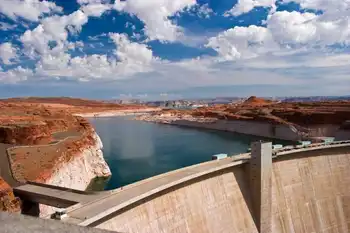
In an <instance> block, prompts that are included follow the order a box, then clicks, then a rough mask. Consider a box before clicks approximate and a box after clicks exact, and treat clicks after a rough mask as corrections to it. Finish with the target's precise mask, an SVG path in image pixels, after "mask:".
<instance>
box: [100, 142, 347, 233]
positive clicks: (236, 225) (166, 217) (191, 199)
mask: <svg viewBox="0 0 350 233" xmlns="http://www.w3.org/2000/svg"><path fill="white" fill-rule="evenodd" d="M349 150H350V146H349V145H348V146H346V147H340V148H332V149H322V150H314V151H306V152H300V153H293V154H290V155H284V156H281V157H279V158H276V159H275V160H274V162H273V164H272V189H271V200H272V202H271V213H270V216H271V218H270V220H268V221H270V227H271V228H270V229H271V231H270V232H348V229H349V223H350V208H349V203H350V202H349V201H350V199H349V196H348V193H349V191H350V179H349V177H350V171H349V169H348V166H349V163H350V152H349ZM248 170H249V166H248V164H247V163H245V164H238V165H236V166H233V167H230V168H226V169H223V170H221V171H216V172H213V173H210V174H207V175H205V176H203V177H200V178H197V179H196V180H192V181H188V182H185V183H183V184H181V185H178V186H174V187H171V188H169V189H167V190H165V191H162V192H160V193H157V194H155V195H153V196H151V197H149V198H147V199H145V200H143V201H141V202H139V203H137V204H134V205H132V206H129V208H125V209H124V210H121V211H120V212H118V213H117V215H116V216H114V217H111V218H110V219H108V220H106V221H104V222H103V223H100V224H98V225H97V226H96V227H98V228H102V229H108V230H116V231H120V232H247V233H248V232H258V230H257V227H256V225H255V224H254V217H253V214H252V212H253V210H252V206H253V199H252V195H251V190H250V188H251V187H250V180H249V175H247V174H249V171H248ZM265 201H267V200H265ZM263 232H269V231H263Z"/></svg>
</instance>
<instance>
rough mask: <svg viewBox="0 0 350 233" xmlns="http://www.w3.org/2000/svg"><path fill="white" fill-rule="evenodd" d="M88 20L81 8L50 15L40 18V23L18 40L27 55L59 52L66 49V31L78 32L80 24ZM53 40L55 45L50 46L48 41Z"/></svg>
mask: <svg viewBox="0 0 350 233" xmlns="http://www.w3.org/2000/svg"><path fill="white" fill-rule="evenodd" d="M87 22H88V17H87V15H86V14H84V12H82V11H81V10H77V11H75V12H73V13H72V14H70V15H65V16H52V17H48V18H45V19H43V20H42V22H41V24H40V25H39V26H37V27H36V28H35V29H33V30H27V31H26V32H25V33H24V34H23V35H22V36H21V37H20V40H21V42H22V43H23V44H24V47H25V48H26V50H27V51H26V52H27V55H29V56H31V57H33V56H34V55H35V54H37V53H38V54H46V53H52V54H54V53H59V52H62V51H64V50H65V49H67V46H68V45H69V43H67V42H66V40H67V37H68V32H71V33H76V32H79V31H80V30H81V28H82V26H83V25H84V24H85V23H87ZM50 42H55V43H56V46H54V47H53V48H50V46H49V43H50Z"/></svg>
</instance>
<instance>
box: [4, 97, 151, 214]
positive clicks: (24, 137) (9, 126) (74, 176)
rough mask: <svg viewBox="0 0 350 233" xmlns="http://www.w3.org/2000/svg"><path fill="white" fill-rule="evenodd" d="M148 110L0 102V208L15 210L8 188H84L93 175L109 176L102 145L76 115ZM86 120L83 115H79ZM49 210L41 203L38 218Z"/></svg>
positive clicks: (51, 101)
mask: <svg viewBox="0 0 350 233" xmlns="http://www.w3.org/2000/svg"><path fill="white" fill-rule="evenodd" d="M142 109H145V111H150V110H152V109H150V108H147V107H145V106H133V105H118V104H111V103H104V102H101V101H93V100H84V99H72V98H35V97H32V98H13V99H4V100H0V164H1V165H0V178H1V177H2V178H1V180H0V181H1V185H0V200H1V201H0V207H1V208H2V210H7V211H10V212H11V211H13V212H16V211H17V212H18V211H20V201H19V200H17V199H16V198H15V197H14V196H13V193H12V187H17V186H18V185H20V184H23V183H25V182H28V181H31V182H37V183H43V184H49V185H55V186H60V187H65V188H73V189H77V190H85V189H86V188H87V187H88V186H89V185H90V182H91V181H92V180H93V179H94V178H96V177H108V176H110V175H111V172H110V169H109V167H108V165H107V163H106V162H105V160H104V158H103V152H102V148H103V144H102V141H101V139H100V138H99V135H97V134H96V132H95V130H94V129H93V127H92V126H91V125H90V123H89V122H88V121H87V120H86V119H85V118H83V117H81V116H79V115H83V114H87V115H88V114H93V115H96V114H99V113H105V112H109V113H111V112H112V113H114V114H124V112H127V113H132V112H133V111H136V112H137V111H141V110H142ZM84 116H85V115H84ZM53 211H54V209H53V208H52V207H48V206H45V205H40V216H46V215H49V214H50V213H52V212H53Z"/></svg>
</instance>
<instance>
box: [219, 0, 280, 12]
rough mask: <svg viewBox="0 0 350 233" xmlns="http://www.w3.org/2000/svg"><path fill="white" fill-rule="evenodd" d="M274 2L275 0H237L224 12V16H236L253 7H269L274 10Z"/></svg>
mask: <svg viewBox="0 0 350 233" xmlns="http://www.w3.org/2000/svg"><path fill="white" fill-rule="evenodd" d="M275 2H276V0H238V2H237V4H236V5H234V6H233V8H232V9H231V10H229V11H227V12H225V16H230V15H233V16H238V15H241V14H244V13H248V12H250V11H251V10H253V9H254V8H255V7H271V8H272V10H275V9H276V5H275Z"/></svg>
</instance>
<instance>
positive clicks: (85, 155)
mask: <svg viewBox="0 0 350 233" xmlns="http://www.w3.org/2000/svg"><path fill="white" fill-rule="evenodd" d="M93 137H94V141H95V143H94V144H93V145H91V146H88V147H87V148H85V149H83V150H82V151H81V152H79V153H78V154H77V155H75V156H74V157H72V159H71V160H70V161H68V162H66V163H63V164H61V165H60V166H59V167H56V168H55V171H54V172H53V173H52V174H51V177H50V178H49V179H47V180H46V181H45V183H46V184H50V185H55V186H60V187H65V188H71V189H76V190H82V191H83V190H86V188H87V187H88V186H89V184H90V182H91V181H92V180H93V179H94V178H95V177H107V176H110V175H111V171H110V169H109V167H108V165H107V163H106V161H105V160H104V158H103V152H102V148H103V145H102V141H101V139H100V137H99V136H98V135H97V134H96V133H94V135H93ZM54 210H55V208H52V207H49V206H46V205H40V215H41V216H46V215H49V214H51V213H53V212H54Z"/></svg>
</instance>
